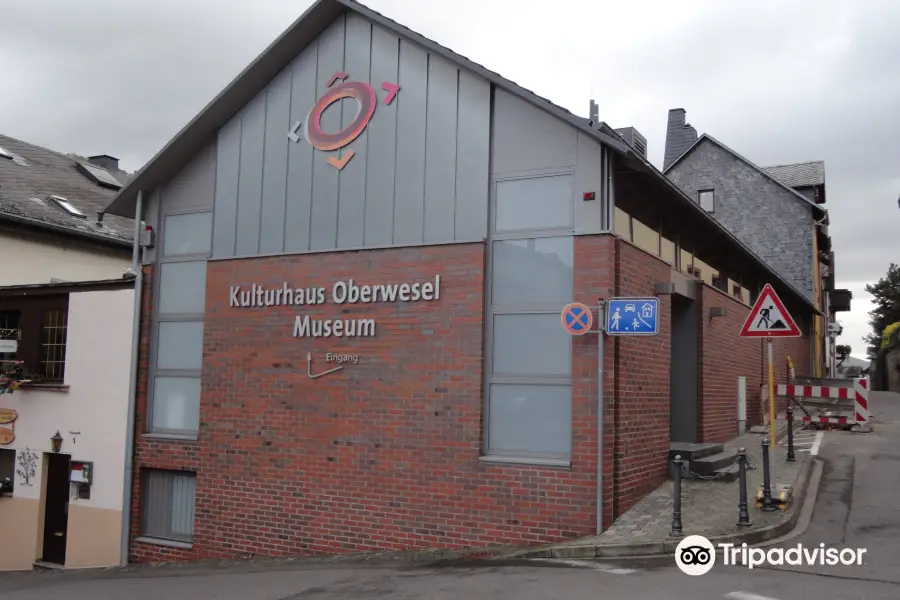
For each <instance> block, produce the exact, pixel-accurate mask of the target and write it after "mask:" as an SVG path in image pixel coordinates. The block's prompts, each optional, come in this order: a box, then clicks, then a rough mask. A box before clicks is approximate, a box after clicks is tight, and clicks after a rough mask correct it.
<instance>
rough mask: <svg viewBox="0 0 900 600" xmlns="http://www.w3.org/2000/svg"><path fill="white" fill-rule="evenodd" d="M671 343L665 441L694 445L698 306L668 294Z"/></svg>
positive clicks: (696, 434)
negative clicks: (670, 301)
mask: <svg viewBox="0 0 900 600" xmlns="http://www.w3.org/2000/svg"><path fill="white" fill-rule="evenodd" d="M671 298H672V330H671V331H672V343H671V354H672V356H671V362H670V363H669V364H670V365H671V375H670V378H671V381H670V384H671V385H670V390H671V392H670V395H669V398H670V400H669V402H670V407H669V408H670V412H669V440H670V441H671V442H685V443H689V444H694V443H697V442H698V441H699V435H698V431H697V423H698V420H699V419H698V414H699V404H700V402H699V398H698V397H697V392H698V390H697V379H698V375H699V370H698V365H697V361H698V360H699V337H698V336H699V326H700V321H699V314H698V312H699V308H698V305H699V303H698V302H695V301H694V300H692V299H690V298H687V297H685V296H681V295H678V294H672V296H671Z"/></svg>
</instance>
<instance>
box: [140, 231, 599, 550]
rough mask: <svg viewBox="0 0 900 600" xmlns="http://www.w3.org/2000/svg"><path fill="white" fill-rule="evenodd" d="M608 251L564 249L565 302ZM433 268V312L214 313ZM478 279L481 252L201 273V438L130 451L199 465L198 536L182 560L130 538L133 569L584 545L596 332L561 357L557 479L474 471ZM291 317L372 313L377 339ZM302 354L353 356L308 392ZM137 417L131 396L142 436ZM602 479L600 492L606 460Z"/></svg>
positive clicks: (269, 263)
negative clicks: (293, 292)
mask: <svg viewBox="0 0 900 600" xmlns="http://www.w3.org/2000/svg"><path fill="white" fill-rule="evenodd" d="M611 247H612V238H609V237H606V236H596V237H591V238H577V241H576V255H577V256H578V257H579V258H578V259H577V260H578V262H577V263H576V281H577V282H578V283H577V285H576V289H577V290H578V292H577V296H578V297H579V298H582V299H584V300H585V301H590V300H591V298H592V297H594V296H595V295H597V294H600V295H606V292H607V290H609V289H610V283H611V279H612V262H611V260H610V259H609V257H607V256H605V255H604V254H603V251H604V249H608V248H611ZM437 273H440V274H441V278H442V284H441V298H440V300H439V301H433V302H417V303H406V304H368V305H347V306H337V305H335V304H332V303H331V302H330V301H329V302H328V303H327V304H325V305H319V306H308V307H303V308H299V309H298V308H292V307H269V308H266V309H252V308H229V306H228V301H229V296H228V290H229V286H230V285H238V284H243V285H250V284H253V283H255V284H257V285H264V286H280V285H281V284H282V282H283V281H285V280H287V281H290V282H293V284H294V285H295V287H305V286H306V285H310V286H313V285H316V286H319V285H321V286H325V287H327V288H329V290H330V287H331V284H332V283H333V282H334V281H337V280H341V279H350V278H353V279H354V280H355V281H357V282H359V283H365V282H367V283H391V282H397V283H400V282H404V281H415V280H432V279H433V277H434V275H435V274H437ZM483 283H484V247H483V245H481V244H472V245H449V246H434V247H426V248H405V249H388V250H378V251H366V252H336V253H330V254H317V255H297V256H285V257H275V258H259V259H247V260H234V261H214V262H210V263H209V265H208V274H207V306H206V326H205V334H204V337H205V340H204V371H203V397H202V399H201V424H200V436H199V441H198V442H173V441H162V440H148V439H146V438H139V439H138V448H137V451H136V458H137V466H145V467H157V468H185V467H187V468H191V469H196V470H197V473H198V479H197V509H196V519H195V541H194V544H193V548H191V549H171V548H163V547H160V546H155V545H151V544H146V543H141V542H133V543H132V551H131V554H132V558H133V559H134V560H137V561H152V560H160V559H166V560H171V559H173V558H180V559H197V558H216V557H244V556H249V555H253V554H257V555H287V554H309V553H341V552H353V551H366V550H391V549H413V548H426V547H428V548H453V547H466V546H487V545H491V544H496V543H517V544H533V543H545V542H551V541H557V540H561V539H564V538H571V537H578V536H583V535H589V534H591V533H593V532H594V526H595V515H596V510H595V506H596V505H595V502H596V498H595V489H596V488H595V483H596V464H597V463H596V435H595V433H596V425H595V424H596V383H595V375H594V374H595V373H596V338H594V336H593V335H591V336H585V337H584V338H583V339H579V340H577V341H576V343H575V344H574V348H573V364H574V365H575V366H574V371H573V374H574V380H575V381H574V394H573V460H572V466H571V468H559V467H546V466H545V467H540V466H524V465H523V466H518V465H498V464H489V463H484V462H480V461H479V456H480V455H481V442H482V402H483V400H482V387H483V384H482V381H483V366H482V362H483V361H482V353H483V340H482V338H483V314H484V313H483V309H484V307H483ZM298 311H299V312H300V313H308V314H309V315H310V316H311V318H339V317H343V318H354V317H355V316H363V315H364V316H365V317H366V318H374V319H375V320H376V322H377V327H378V330H377V335H376V337H373V338H358V339H355V340H352V341H351V340H346V339H341V338H327V339H322V338H319V339H304V338H293V337H292V324H293V318H294V316H295V315H296V314H297V313H298ZM611 345H612V344H611V343H610V344H608V346H610V347H611ZM309 351H311V352H312V353H313V356H314V357H315V358H316V359H317V360H316V362H314V368H315V369H316V370H319V371H321V370H324V369H325V368H326V364H325V363H324V360H323V359H324V355H325V353H326V352H340V351H345V352H353V353H357V354H359V356H360V362H359V364H355V365H353V364H351V365H348V366H346V367H345V369H344V370H343V371H342V372H338V373H335V374H333V375H329V376H327V377H323V378H322V379H317V380H310V379H309V378H308V377H307V375H306V372H305V371H306V355H307V352H309ZM142 352H144V354H143V357H144V360H146V346H145V345H142ZM592 357H593V359H592ZM607 365H611V360H608V361H607ZM592 378H593V380H592ZM607 382H608V386H609V388H611V383H612V376H611V374H608V376H607ZM145 389H146V377H144V379H143V380H142V390H145ZM610 391H611V389H610ZM145 407H146V402H145V400H144V398H143V394H142V397H141V401H140V402H139V405H138V412H139V415H140V417H139V419H140V422H139V425H138V431H139V432H140V431H142V430H143V418H144V414H145ZM607 431H608V435H609V436H610V437H611V433H612V432H611V425H610V427H609V428H608V429H607ZM605 467H606V469H607V473H608V475H607V477H608V478H607V481H609V480H610V478H611V468H612V465H611V462H610V463H609V465H606V466H605ZM136 470H137V469H136ZM138 487H139V486H138V485H137V480H136V485H135V492H136V495H135V498H138V497H139V496H138V492H139V490H138V489H137V488H138ZM610 516H611V515H610ZM607 524H608V522H607ZM138 531H139V511H137V510H136V511H135V518H134V527H133V533H134V534H135V535H137V533H138Z"/></svg>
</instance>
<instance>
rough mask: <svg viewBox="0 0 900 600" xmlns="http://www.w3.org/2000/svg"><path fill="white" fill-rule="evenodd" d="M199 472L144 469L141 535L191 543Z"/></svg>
mask: <svg viewBox="0 0 900 600" xmlns="http://www.w3.org/2000/svg"><path fill="white" fill-rule="evenodd" d="M196 481H197V480H196V475H195V474H194V473H192V472H189V471H164V470H161V469H145V470H144V472H143V477H142V483H143V485H142V486H141V487H142V502H141V536H142V537H148V538H154V539H158V540H166V541H173V542H184V543H191V542H192V541H193V538H194V505H195V501H194V500H195V497H196Z"/></svg>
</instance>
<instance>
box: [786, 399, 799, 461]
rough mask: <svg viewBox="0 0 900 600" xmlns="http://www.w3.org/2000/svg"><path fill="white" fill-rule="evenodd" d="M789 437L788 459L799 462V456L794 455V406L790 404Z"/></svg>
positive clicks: (788, 411)
mask: <svg viewBox="0 0 900 600" xmlns="http://www.w3.org/2000/svg"><path fill="white" fill-rule="evenodd" d="M787 428H788V431H787V437H788V451H787V461H788V462H797V457H796V456H794V407H793V406H791V405H788V407H787Z"/></svg>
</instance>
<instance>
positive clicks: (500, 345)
mask: <svg viewBox="0 0 900 600" xmlns="http://www.w3.org/2000/svg"><path fill="white" fill-rule="evenodd" d="M494 196H495V197H494V202H493V219H492V224H491V225H492V226H491V234H490V247H489V250H488V252H489V260H490V268H489V273H490V275H489V277H490V281H489V282H488V286H487V288H488V289H487V295H488V298H489V302H488V307H487V315H486V329H487V331H486V337H487V340H488V352H487V356H486V360H487V364H488V365H489V368H488V370H487V379H488V380H487V386H486V410H485V412H486V415H487V419H486V425H485V438H486V443H485V453H486V454H487V455H488V456H490V457H496V458H512V459H522V460H528V459H547V460H563V461H564V460H568V459H569V457H570V456H571V431H572V364H571V361H572V351H571V348H572V346H571V344H572V341H571V336H570V335H569V334H568V333H566V332H565V330H564V329H563V328H562V326H561V325H560V321H559V314H560V311H561V310H562V308H563V307H564V306H565V305H566V304H567V303H568V302H571V300H572V295H573V285H574V239H573V236H572V231H573V227H574V216H573V212H574V189H573V177H572V175H571V174H562V175H545V176H537V177H529V178H523V179H509V180H501V181H497V182H496V186H495V195H494Z"/></svg>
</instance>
